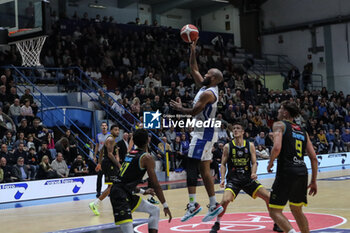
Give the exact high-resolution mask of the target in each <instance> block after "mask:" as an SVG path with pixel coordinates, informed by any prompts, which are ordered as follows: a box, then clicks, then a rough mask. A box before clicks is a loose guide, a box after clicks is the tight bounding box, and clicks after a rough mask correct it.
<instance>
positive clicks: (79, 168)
mask: <svg viewBox="0 0 350 233" xmlns="http://www.w3.org/2000/svg"><path fill="white" fill-rule="evenodd" d="M70 173H71V174H72V175H73V176H85V175H87V174H88V173H89V169H88V167H87V165H86V164H85V161H84V160H83V157H82V156H81V155H78V156H77V158H76V159H75V160H74V162H73V164H72V167H71V168H70Z"/></svg>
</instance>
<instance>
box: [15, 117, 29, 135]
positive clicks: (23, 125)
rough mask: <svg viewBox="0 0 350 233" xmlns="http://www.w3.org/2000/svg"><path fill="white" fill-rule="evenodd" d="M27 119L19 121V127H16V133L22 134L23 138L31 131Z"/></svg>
mask: <svg viewBox="0 0 350 233" xmlns="http://www.w3.org/2000/svg"><path fill="white" fill-rule="evenodd" d="M27 122H28V121H27V119H26V118H23V119H22V120H21V124H20V126H19V127H18V130H17V131H18V132H23V133H24V138H26V137H27V136H28V134H30V132H31V130H30V128H29V126H28V123H27Z"/></svg>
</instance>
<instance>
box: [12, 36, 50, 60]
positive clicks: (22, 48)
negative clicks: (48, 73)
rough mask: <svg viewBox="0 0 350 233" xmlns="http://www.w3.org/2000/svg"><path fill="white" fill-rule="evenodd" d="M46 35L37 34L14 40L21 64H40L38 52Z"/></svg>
mask: <svg viewBox="0 0 350 233" xmlns="http://www.w3.org/2000/svg"><path fill="white" fill-rule="evenodd" d="M46 37H47V36H39V37H34V38H30V39H26V40H21V41H16V42H15V44H16V46H17V49H18V50H19V52H20V53H21V57H22V66H28V67H30V66H41V64H40V53H41V49H42V48H43V45H44V43H45V40H46Z"/></svg>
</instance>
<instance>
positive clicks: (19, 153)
mask: <svg viewBox="0 0 350 233" xmlns="http://www.w3.org/2000/svg"><path fill="white" fill-rule="evenodd" d="M27 156H28V155H27V152H26V151H25V150H24V144H23V143H20V144H19V145H18V148H17V149H16V150H15V152H14V153H13V161H17V160H18V158H19V157H21V158H24V160H25V161H27Z"/></svg>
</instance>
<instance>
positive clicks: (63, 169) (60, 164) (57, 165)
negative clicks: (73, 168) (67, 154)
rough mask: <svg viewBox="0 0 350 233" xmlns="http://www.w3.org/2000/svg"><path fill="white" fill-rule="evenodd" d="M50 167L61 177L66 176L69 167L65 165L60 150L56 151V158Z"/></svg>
mask: <svg viewBox="0 0 350 233" xmlns="http://www.w3.org/2000/svg"><path fill="white" fill-rule="evenodd" d="M51 166H52V169H53V170H54V171H55V172H56V173H57V174H58V175H59V176H60V177H61V178H66V177H68V174H69V169H68V167H67V164H66V161H64V159H63V155H62V153H61V152H59V153H57V157H56V159H55V160H54V161H53V162H52V164H51Z"/></svg>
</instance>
